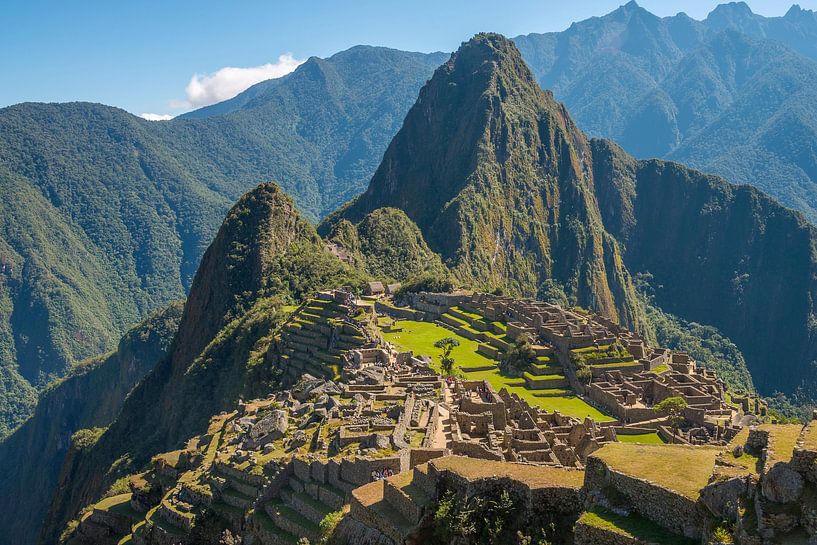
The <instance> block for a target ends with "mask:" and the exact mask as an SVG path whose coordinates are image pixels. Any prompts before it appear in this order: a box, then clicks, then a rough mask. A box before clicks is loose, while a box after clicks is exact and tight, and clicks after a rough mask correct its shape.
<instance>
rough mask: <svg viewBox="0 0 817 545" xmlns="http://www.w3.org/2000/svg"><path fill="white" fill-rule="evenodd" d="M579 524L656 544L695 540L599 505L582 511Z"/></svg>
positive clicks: (682, 544) (690, 543)
mask: <svg viewBox="0 0 817 545" xmlns="http://www.w3.org/2000/svg"><path fill="white" fill-rule="evenodd" d="M579 524H586V525H588V526H594V527H596V528H603V529H605V530H608V531H610V532H615V533H617V534H621V535H623V536H627V537H633V538H636V539H639V540H641V541H643V542H646V543H655V544H656V545H693V544H694V543H695V541H693V540H691V539H688V538H685V537H683V536H679V535H677V534H673V533H671V532H669V531H667V530H665V529H664V528H662V527H660V526H658V525H657V524H655V523H654V522H652V521H651V520H649V519H646V518H644V517H642V516H639V515H636V514H630V515H628V516H622V515H617V514H615V513H613V512H611V511H608V510H606V509H603V508H601V507H594V508H593V509H592V510H591V511H586V512H584V513H582V516H581V517H580V518H579Z"/></svg>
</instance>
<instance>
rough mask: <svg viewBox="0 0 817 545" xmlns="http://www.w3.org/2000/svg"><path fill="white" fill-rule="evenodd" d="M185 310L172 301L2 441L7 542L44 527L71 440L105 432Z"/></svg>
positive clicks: (1, 506)
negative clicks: (79, 435)
mask: <svg viewBox="0 0 817 545" xmlns="http://www.w3.org/2000/svg"><path fill="white" fill-rule="evenodd" d="M181 310H182V304H181V303H179V302H176V303H173V304H171V305H170V306H168V307H167V308H165V309H162V310H161V311H158V312H156V313H154V314H152V315H151V316H149V317H148V318H147V319H146V320H145V321H144V322H142V323H141V324H139V325H138V326H136V327H135V328H133V329H131V330H130V331H128V332H127V333H126V334H125V335H124V336H123V337H122V339H121V340H120V341H119V345H118V347H117V349H116V350H115V351H114V352H112V353H109V354H106V355H104V356H99V357H97V358H94V359H91V360H88V361H86V362H83V363H82V364H81V365H80V366H78V367H77V368H75V369H74V370H73V371H72V373H71V375H70V376H68V377H66V378H64V379H63V380H61V381H60V382H58V383H53V384H51V385H50V386H49V387H48V388H47V389H46V390H45V391H44V392H43V393H42V395H41V397H40V402H39V403H38V405H37V410H36V411H35V412H34V414H33V415H32V416H31V418H29V419H28V420H27V421H26V422H25V423H24V424H23V425H22V426H21V427H20V428H18V429H17V430H16V432H15V433H14V434H13V435H11V436H10V437H9V438H8V439H7V440H6V441H4V442H2V443H0V489H2V490H3V492H4V493H3V494H2V495H0V527H2V528H3V538H2V539H3V540H4V542H6V543H23V542H25V541H27V540H28V541H30V540H31V538H30V536H31V533H32V529H33V528H39V527H40V526H41V525H42V523H43V518H44V516H45V513H46V510H47V509H48V504H49V502H50V501H51V496H52V494H53V491H54V489H55V487H56V484H57V480H58V477H59V474H60V469H61V468H62V465H63V462H64V460H65V457H66V455H67V454H68V451H69V446H70V444H71V442H72V439H71V437H72V435H73V434H74V433H76V432H79V431H80V430H82V429H87V428H104V427H106V426H108V425H109V424H110V423H111V422H112V421H113V420H114V419H115V418H116V416H117V414H118V413H119V410H120V408H121V407H122V403H123V401H124V400H125V397H126V396H127V395H128V392H130V390H131V389H132V388H133V387H134V386H135V385H136V384H138V383H139V381H140V380H141V379H142V378H143V377H144V376H145V375H146V374H147V373H148V372H149V371H150V369H151V368H152V366H153V365H155V364H156V362H157V361H158V360H159V359H161V357H162V356H163V355H164V354H166V353H167V350H168V349H169V348H170V342H171V340H172V339H173V335H174V334H175V332H176V329H177V328H178V325H179V318H180V317H181Z"/></svg>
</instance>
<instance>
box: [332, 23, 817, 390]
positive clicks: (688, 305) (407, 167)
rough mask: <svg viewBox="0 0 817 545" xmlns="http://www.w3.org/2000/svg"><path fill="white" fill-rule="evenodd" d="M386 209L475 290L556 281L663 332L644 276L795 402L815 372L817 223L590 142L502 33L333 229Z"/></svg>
mask: <svg viewBox="0 0 817 545" xmlns="http://www.w3.org/2000/svg"><path fill="white" fill-rule="evenodd" d="M384 206H389V207H396V208H400V209H402V210H403V211H405V212H406V214H407V215H408V216H409V217H410V218H411V219H412V220H413V221H415V222H416V223H417V226H418V227H419V229H420V231H421V232H422V234H423V236H424V238H425V240H426V241H428V245H429V247H430V248H431V249H432V250H434V251H436V252H438V253H440V255H441V256H442V257H443V260H444V262H445V264H446V265H448V266H449V267H450V268H451V270H452V271H453V272H454V274H455V275H456V276H457V277H458V278H459V279H460V280H461V281H462V282H463V283H464V284H466V285H471V286H476V287H483V288H484V287H488V288H491V287H502V288H504V289H506V290H509V291H510V292H512V293H518V294H525V295H535V294H536V293H537V291H540V292H541V291H543V290H551V289H553V287H554V284H555V285H556V288H558V289H557V291H563V292H564V293H565V295H567V298H568V300H571V299H572V300H573V301H576V302H577V303H578V304H579V305H582V306H588V307H590V308H594V309H599V310H601V311H602V312H603V313H607V314H608V315H612V316H617V317H618V319H619V320H621V321H622V322H623V323H628V324H633V323H634V322H635V321H636V320H639V321H640V322H636V323H640V324H642V328H643V329H644V330H646V332H647V333H651V331H650V329H651V327H650V324H649V322H648V321H647V320H646V319H644V317H643V315H642V312H643V307H642V305H641V304H640V303H639V302H638V300H637V298H636V297H633V295H632V294H633V293H634V291H633V290H632V282H631V280H630V279H631V278H632V277H633V276H635V275H638V276H639V277H644V278H649V279H650V281H649V287H650V290H651V291H652V292H653V294H654V302H655V304H656V306H658V307H659V308H660V309H661V310H663V311H666V312H669V313H671V314H673V315H675V316H677V317H678V318H680V319H682V320H686V321H690V322H697V323H699V324H707V325H710V326H714V327H716V328H717V329H718V330H719V331H720V332H721V333H722V334H723V335H725V336H726V337H728V338H729V339H731V340H732V341H733V342H734V343H735V344H736V345H737V347H738V349H739V350H740V351H741V352H742V353H743V354H744V355H745V358H746V363H747V365H748V368H749V370H750V371H751V374H752V378H753V381H754V384H755V385H756V386H757V387H758V388H759V389H760V391H761V392H763V393H766V394H771V393H773V392H774V391H776V390H780V391H784V392H789V393H791V392H793V391H794V390H795V389H796V388H797V387H798V386H799V385H800V384H801V383H802V381H804V380H808V378H809V377H810V376H811V374H812V373H813V369H812V365H811V364H810V362H812V361H815V359H817V345H815V339H816V338H815V333H817V332H815V330H814V326H813V324H814V323H815V322H814V316H815V297H814V290H815V289H817V254H815V252H814V249H815V247H816V246H817V231H816V230H815V228H814V227H813V226H812V225H810V224H809V223H808V222H807V221H806V220H805V219H804V218H803V216H802V215H800V214H798V213H796V212H793V211H791V210H789V209H786V208H784V207H782V206H781V205H780V204H778V203H777V202H776V201H774V200H773V199H771V198H769V197H768V196H766V195H764V194H763V193H761V192H760V191H758V190H756V189H754V188H752V187H750V186H735V185H731V184H729V183H727V182H726V181H724V180H723V179H720V178H718V177H715V176H712V175H705V174H702V173H700V172H698V171H695V170H691V169H689V168H687V167H684V166H682V165H679V164H677V163H672V162H664V161H660V160H640V161H639V160H637V159H635V158H633V157H631V156H629V155H628V154H627V153H626V152H624V150H622V149H621V148H620V147H619V146H617V145H616V144H613V143H611V142H609V141H606V140H599V139H593V140H588V139H587V138H586V137H585V136H584V134H583V133H582V132H581V131H579V130H578V129H577V128H576V126H575V125H574V123H573V122H572V121H571V119H570V117H569V115H568V114H567V111H566V110H565V109H564V107H563V106H561V105H559V104H558V103H556V102H555V101H554V99H553V97H552V96H550V95H549V94H547V93H546V92H543V91H542V90H541V89H539V87H538V86H537V85H536V83H535V82H534V80H533V77H532V75H531V73H530V71H529V70H528V68H527V67H526V66H525V64H524V63H523V62H522V60H521V58H520V57H519V54H518V52H517V50H516V48H515V47H514V46H513V44H512V43H511V42H510V41H508V40H506V39H504V38H502V37H500V36H497V35H480V36H478V37H477V38H475V39H474V40H472V41H471V42H468V43H466V44H464V45H463V47H462V48H461V49H460V50H459V51H458V52H457V53H456V54H455V55H454V56H452V58H451V60H450V61H449V62H448V63H446V64H445V65H443V66H442V67H441V68H439V69H438V70H437V71H436V72H435V74H434V77H433V78H432V79H431V80H430V81H429V83H428V84H427V85H426V86H425V87H424V88H423V89H422V90H421V91H420V96H419V98H418V100H417V102H416V103H415V105H414V106H413V107H412V109H411V110H410V111H409V113H408V115H407V116H406V120H405V122H404V124H403V127H402V128H401V130H400V132H398V134H397V135H396V136H395V138H394V140H393V141H392V143H391V144H390V145H389V148H388V149H387V151H386V153H385V155H384V158H383V162H382V163H381V165H380V167H379V168H378V170H377V171H376V172H375V175H374V176H373V178H372V181H371V183H370V185H369V188H368V189H367V190H366V192H365V193H363V194H362V195H361V196H360V197H358V198H357V199H355V200H354V201H352V202H351V203H350V204H348V205H346V206H344V207H342V208H341V209H340V210H339V211H338V212H337V213H336V214H334V215H332V216H330V217H329V218H328V219H327V220H326V221H325V222H324V224H323V225H322V226H321V228H320V230H321V231H322V232H326V231H328V230H329V229H331V226H332V225H333V224H334V223H335V222H337V221H339V220H340V218H347V219H350V220H351V221H357V218H359V217H361V216H363V215H365V214H367V213H371V212H372V211H374V210H377V209H379V208H381V207H384ZM630 309H632V310H630ZM742 381H743V382H744V383H745V382H746V381H745V378H744V379H742Z"/></svg>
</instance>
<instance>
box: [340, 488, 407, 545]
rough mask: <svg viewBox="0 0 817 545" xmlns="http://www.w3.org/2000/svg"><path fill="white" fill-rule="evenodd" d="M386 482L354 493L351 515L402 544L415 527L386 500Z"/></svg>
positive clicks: (356, 490) (358, 489) (357, 489)
mask: <svg viewBox="0 0 817 545" xmlns="http://www.w3.org/2000/svg"><path fill="white" fill-rule="evenodd" d="M385 488H386V485H385V482H384V481H382V480H380V481H375V482H372V483H369V484H366V485H363V486H361V487H359V488H356V489H355V490H354V491H353V492H352V499H351V502H350V511H349V513H350V514H351V516H352V517H353V518H355V519H356V520H358V521H360V522H362V523H363V524H365V525H366V526H369V527H370V528H375V529H377V530H380V532H382V533H383V534H384V535H385V536H386V537H388V538H390V539H392V540H393V541H394V542H395V543H401V542H402V541H403V539H404V538H405V536H407V535H409V534H410V533H411V531H412V530H413V529H414V525H413V524H411V522H410V521H408V520H406V518H405V517H404V516H403V515H402V514H401V513H400V511H398V510H397V509H395V508H394V507H393V506H392V505H391V504H390V503H389V502H388V501H387V500H386V498H385Z"/></svg>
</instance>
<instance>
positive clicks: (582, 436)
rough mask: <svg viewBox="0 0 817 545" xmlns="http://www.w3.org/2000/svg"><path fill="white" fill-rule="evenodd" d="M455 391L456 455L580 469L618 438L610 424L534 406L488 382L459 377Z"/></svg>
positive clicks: (453, 433)
mask: <svg viewBox="0 0 817 545" xmlns="http://www.w3.org/2000/svg"><path fill="white" fill-rule="evenodd" d="M451 393H452V395H453V403H452V409H451V441H450V449H451V451H452V452H453V453H454V454H458V455H462V456H469V457H472V458H482V459H487V460H497V461H509V462H529V463H538V464H545V465H554V466H564V467H582V464H583V461H584V460H585V459H586V458H587V456H588V455H589V454H591V453H592V452H593V451H595V450H597V449H598V448H600V447H601V446H602V445H603V444H605V443H608V442H610V441H615V440H616V435H615V431H614V430H613V428H612V427H611V426H607V427H601V426H599V425H598V424H596V423H595V422H594V421H593V420H592V419H590V418H587V419H585V420H584V421H580V420H578V419H576V418H571V417H567V416H563V415H561V414H559V413H558V412H552V413H551V412H547V411H543V410H541V409H539V408H537V407H532V406H531V405H530V404H529V403H528V402H527V401H525V400H524V399H522V398H520V397H519V396H518V395H517V394H511V393H509V392H508V391H507V390H506V389H504V388H503V389H502V390H500V391H499V392H498V393H497V392H495V391H494V389H493V388H492V387H491V385H490V384H488V383H487V382H485V381H468V380H461V379H455V380H454V381H453V383H452V388H451Z"/></svg>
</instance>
